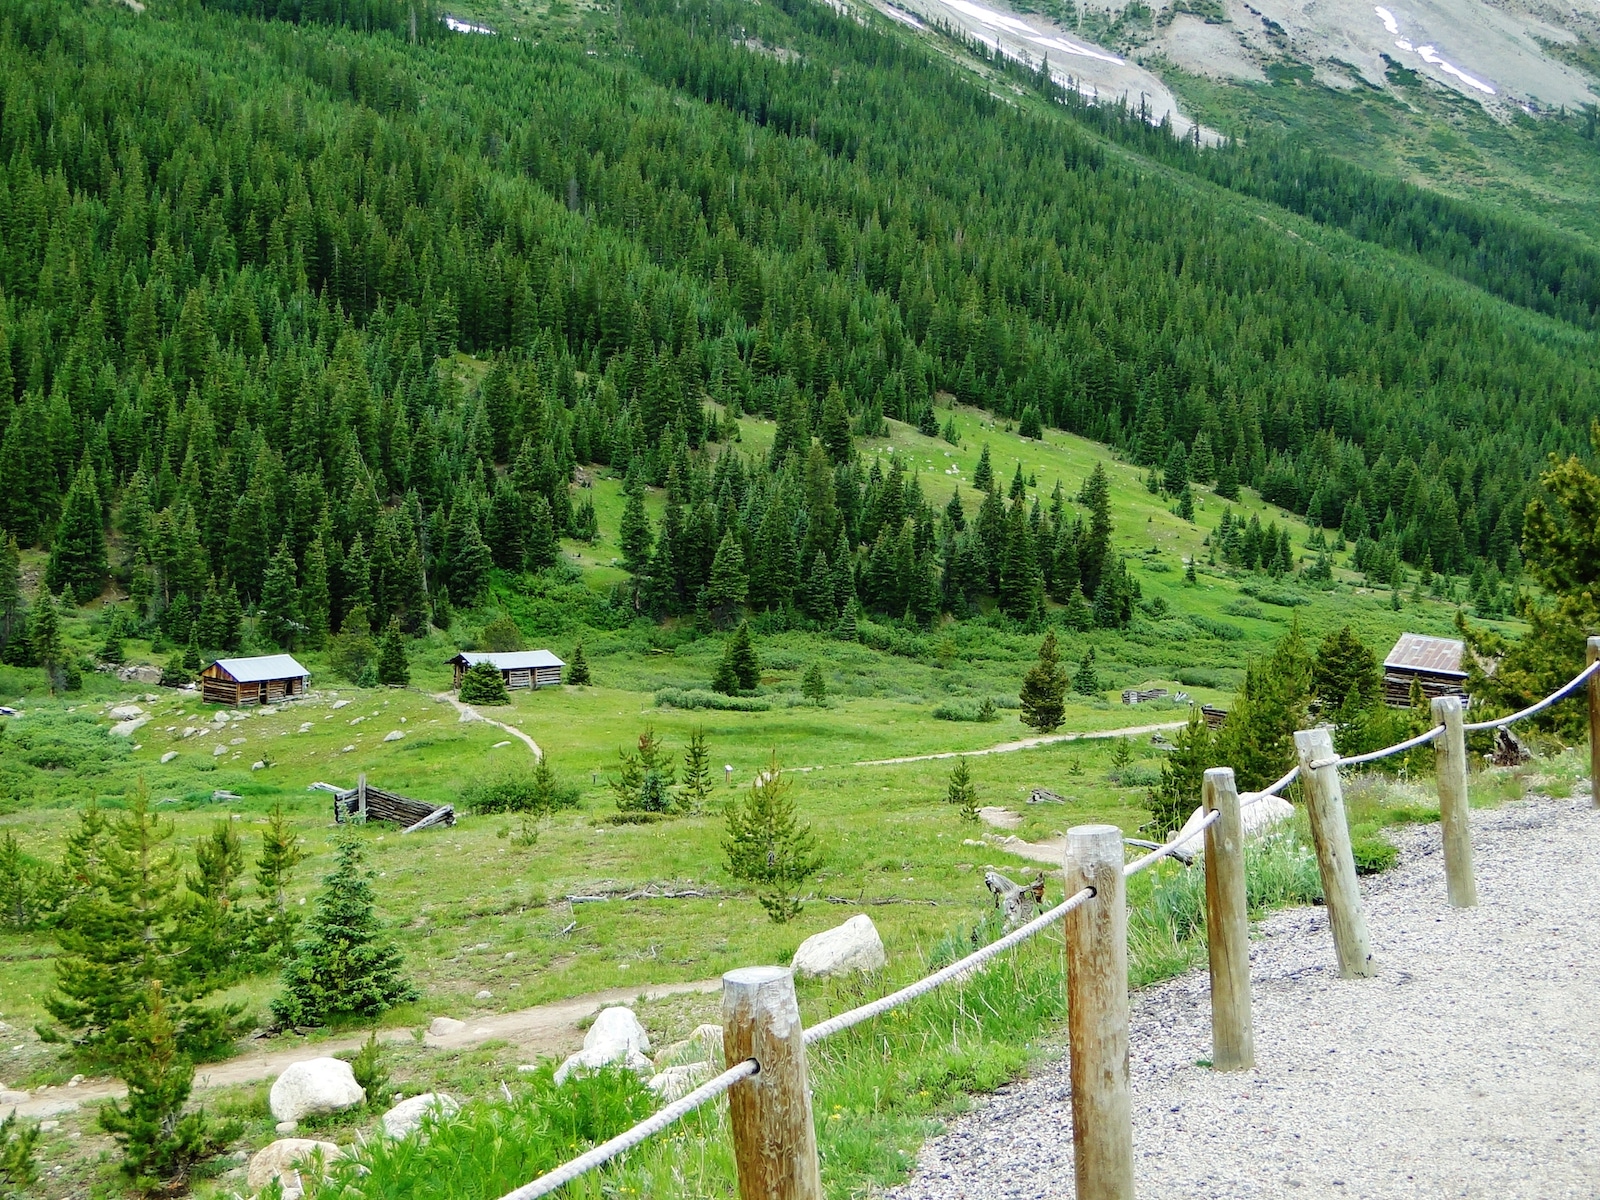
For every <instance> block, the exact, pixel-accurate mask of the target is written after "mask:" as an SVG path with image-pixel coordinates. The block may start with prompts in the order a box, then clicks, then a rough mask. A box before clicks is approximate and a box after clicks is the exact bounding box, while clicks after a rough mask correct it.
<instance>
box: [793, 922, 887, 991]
mask: <svg viewBox="0 0 1600 1200" xmlns="http://www.w3.org/2000/svg"><path fill="white" fill-rule="evenodd" d="M888 961H889V955H888V953H887V952H886V951H885V950H884V948H883V939H882V938H881V937H879V936H878V927H877V926H876V925H874V924H873V923H872V918H871V917H869V916H867V915H866V914H865V913H857V914H856V915H855V916H853V917H851V918H850V919H849V920H848V921H846V922H845V923H844V924H843V925H840V926H837V927H836V928H833V929H827V930H824V931H823V932H821V933H817V934H813V935H812V936H811V937H808V938H807V939H806V940H805V941H803V942H801V943H800V948H799V949H798V950H796V951H795V952H794V964H793V965H794V971H795V974H796V975H811V976H827V975H851V974H855V973H857V972H866V971H879V970H882V969H883V967H884V966H885V964H887V963H888Z"/></svg>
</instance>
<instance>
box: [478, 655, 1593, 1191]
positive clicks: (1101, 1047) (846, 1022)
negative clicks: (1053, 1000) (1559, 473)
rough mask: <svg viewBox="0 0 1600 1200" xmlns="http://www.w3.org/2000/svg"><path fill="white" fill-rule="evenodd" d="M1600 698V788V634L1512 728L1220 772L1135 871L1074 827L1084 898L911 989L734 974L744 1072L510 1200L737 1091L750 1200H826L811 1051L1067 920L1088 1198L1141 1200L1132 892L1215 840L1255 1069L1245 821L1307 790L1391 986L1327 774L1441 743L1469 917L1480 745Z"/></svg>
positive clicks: (1219, 958)
mask: <svg viewBox="0 0 1600 1200" xmlns="http://www.w3.org/2000/svg"><path fill="white" fill-rule="evenodd" d="M1585 684H1587V685H1588V700H1589V742H1590V755H1591V758H1590V767H1591V776H1592V777H1595V778H1600V637H1596V638H1590V639H1589V642H1588V665H1587V666H1586V667H1585V668H1584V669H1583V671H1581V672H1580V673H1579V674H1578V675H1576V676H1575V677H1574V678H1573V679H1572V680H1571V681H1570V682H1568V683H1567V684H1565V685H1563V686H1562V687H1561V688H1560V689H1559V690H1558V691H1555V692H1552V693H1551V694H1550V695H1549V696H1546V697H1545V698H1544V699H1543V700H1540V701H1539V702H1538V703H1537V704H1534V705H1531V706H1529V707H1528V708H1525V709H1522V710H1521V711H1520V712H1515V713H1512V714H1511V715H1510V716H1506V717H1500V718H1496V719H1495V720H1492V721H1480V722H1476V723H1474V724H1470V725H1469V724H1465V723H1464V722H1463V720H1462V711H1463V706H1462V699H1461V697H1459V696H1439V697H1435V698H1434V700H1433V701H1432V706H1431V707H1432V712H1433V718H1434V721H1435V724H1434V725H1433V727H1432V728H1430V729H1428V730H1427V731H1426V732H1424V733H1421V734H1418V735H1417V736H1416V737H1413V738H1408V739H1407V740H1405V741H1403V742H1398V743H1396V744H1395V745H1393V746H1387V747H1385V748H1383V749H1382V750H1375V751H1372V752H1370V753H1367V754H1357V755H1351V756H1348V757H1345V756H1341V755H1339V754H1336V753H1334V752H1333V741H1332V737H1331V735H1330V733H1329V731H1328V730H1327V729H1326V728H1320V729H1309V730H1300V731H1298V732H1297V733H1296V734H1295V735H1294V743H1295V751H1296V754H1297V756H1298V758H1299V760H1300V761H1299V763H1298V764H1297V765H1296V766H1294V767H1293V768H1291V769H1290V770H1289V771H1288V772H1287V773H1286V774H1285V775H1284V776H1283V777H1282V778H1280V779H1278V780H1276V781H1275V782H1274V783H1272V784H1270V785H1269V786H1267V787H1265V788H1263V789H1261V790H1260V791H1256V792H1247V793H1245V794H1244V795H1243V796H1241V795H1240V794H1239V792H1238V790H1237V788H1236V785H1235V782H1234V773H1233V770H1232V768H1229V767H1214V768H1212V769H1210V770H1208V771H1206V772H1205V780H1204V786H1203V790H1202V801H1201V804H1202V808H1203V810H1204V813H1205V815H1204V817H1203V818H1202V819H1201V820H1200V821H1198V822H1197V823H1196V824H1195V826H1194V828H1192V829H1190V830H1188V831H1187V832H1185V833H1183V834H1182V835H1180V836H1179V837H1176V838H1174V839H1173V840H1172V841H1170V842H1168V843H1166V844H1165V845H1163V846H1161V847H1160V848H1159V849H1156V850H1152V851H1151V852H1150V853H1148V854H1145V855H1143V856H1142V857H1140V858H1137V859H1135V860H1134V861H1133V862H1124V859H1125V857H1126V854H1125V852H1124V849H1123V839H1122V832H1121V830H1119V829H1118V828H1117V827H1116V826H1112V825H1080V826H1074V827H1073V828H1072V829H1070V830H1068V832H1067V847H1066V855H1065V867H1066V869H1065V875H1066V881H1067V888H1068V890H1069V893H1070V894H1069V895H1068V896H1067V898H1066V899H1065V900H1063V901H1062V902H1061V903H1060V904H1057V905H1055V906H1054V907H1053V908H1050V909H1049V910H1047V911H1045V912H1042V913H1040V914H1039V915H1037V916H1035V917H1034V918H1033V919H1032V920H1030V921H1028V922H1027V923H1025V924H1023V925H1020V926H1018V927H1017V928H1016V929H1014V930H1012V931H1011V932H1009V933H1007V934H1005V935H1004V936H1002V937H1000V938H998V939H996V940H995V941H993V942H991V943H989V944H988V945H986V946H983V947H982V948H980V949H978V950H975V951H973V952H972V953H971V954H968V955H967V956H966V957H964V958H961V959H959V960H957V961H956V962H953V963H950V964H949V965H948V966H945V967H943V968H941V969H939V970H937V971H935V972H933V973H932V974H930V975H927V976H925V977H923V978H922V979H919V980H918V981H917V982H915V983H913V984H910V985H908V986H907V987H903V988H901V989H899V990H898V991H895V992H892V993H890V994H889V995H887V996H884V997H881V998H880V999H877V1000H873V1001H871V1002H870V1003H867V1004H863V1005H860V1006H859V1007H857V1008H853V1009H850V1010H849V1011H848V1012H843V1013H840V1014H838V1015H837V1016H834V1017H831V1018H829V1019H828V1020H826V1021H823V1022H821V1023H820V1024H817V1025H814V1026H812V1027H810V1028H808V1029H803V1028H802V1027H801V1023H800V1019H799V1005H798V1002H797V1000H796V996H795V990H794V977H793V974H792V972H790V971H789V970H788V969H786V968H779V967H750V968H743V969H741V970H737V971H730V972H728V974H726V975H725V976H724V977H723V1039H724V1046H725V1052H726V1056H727V1058H728V1059H729V1060H731V1061H732V1062H733V1065H731V1066H730V1067H729V1068H728V1069H727V1070H726V1071H724V1072H722V1074H720V1075H718V1076H716V1077H715V1078H713V1079H711V1080H708V1081H707V1082H705V1083H703V1084H701V1085H700V1086H699V1087H697V1088H695V1089H694V1090H693V1091H692V1092H689V1093H688V1094H687V1095H685V1096H684V1097H682V1098H681V1099H679V1100H676V1101H674V1102H672V1103H671V1104H668V1105H667V1106H666V1107H664V1108H662V1109H661V1110H660V1111H659V1112H657V1113H655V1114H654V1115H653V1116H651V1117H649V1118H648V1119H647V1120H644V1121H641V1122H640V1123H639V1124H637V1125H635V1126H634V1127H633V1128H631V1129H629V1130H627V1131H626V1132H624V1133H621V1134H619V1135H618V1136H616V1137H614V1138H612V1139H611V1140H610V1141H607V1142H605V1143H603V1144H601V1145H599V1146H596V1147H594V1148H593V1149H592V1150H589V1151H588V1152H586V1153H584V1154H582V1155H580V1156H579V1157H577V1158H575V1159H573V1160H572V1161H570V1162H568V1163H565V1164H563V1165H562V1166H560V1167H558V1168H557V1169H556V1170H554V1171H551V1172H549V1173H548V1174H545V1175H542V1176H540V1177H539V1178H538V1179H535V1180H533V1181H532V1182H531V1183H528V1184H525V1185H524V1186H522V1187H520V1188H517V1189H516V1190H515V1191H512V1192H508V1193H507V1194H506V1195H505V1196H504V1197H502V1198H501V1200H538V1198H539V1197H542V1196H548V1195H550V1194H551V1193H553V1192H555V1191H557V1190H559V1189H560V1188H562V1187H564V1186H566V1185H567V1184H569V1183H571V1182H573V1181H574V1180H576V1179H578V1178H579V1177H580V1176H582V1175H584V1174H585V1173H587V1172H589V1171H592V1170H595V1169H596V1168H598V1167H600V1166H602V1165H604V1164H605V1163H607V1162H610V1161H611V1160H612V1159H614V1158H616V1157H618V1156H619V1155H622V1154H625V1153H627V1152H628V1151H629V1150H632V1149H634V1148H636V1147H637V1146H639V1145H640V1144H641V1143H643V1142H645V1141H647V1140H649V1139H650V1138H652V1137H654V1136H655V1135H656V1134H658V1133H660V1132H661V1131H662V1130H664V1129H666V1128H668V1127H669V1126H671V1125H672V1124H673V1123H674V1122H676V1121H679V1120H681V1119H682V1118H683V1117H685V1116H687V1115H688V1114H689V1113H691V1112H693V1111H695V1110H696V1109H698V1108H700V1107H701V1106H702V1105H704V1104H707V1103H709V1102H710V1101H712V1100H715V1099H716V1098H717V1097H718V1096H721V1095H723V1094H727V1095H728V1101H729V1109H728V1112H729V1121H730V1125H731V1127H732V1134H733V1141H734V1151H735V1153H734V1158H735V1162H736V1165H737V1169H738V1175H739V1194H740V1196H741V1197H742V1198H743V1200H821V1197H822V1185H821V1177H820V1170H819V1167H818V1157H817V1146H816V1133H815V1127H814V1124H813V1121H812V1113H811V1097H810V1089H809V1085H808V1082H807V1069H806V1057H805V1048H806V1047H807V1046H811V1045H815V1044H816V1043H818V1042H821V1041H823V1040H824V1039H826V1038H829V1037H832V1036H834V1035H835V1034H839V1033H843V1032H844V1031H845V1030H847V1029H851V1028H853V1027H855V1026H857V1025H860V1024H862V1023H864V1022H867V1021H871V1020H873V1019H874V1018H876V1017H879V1016H882V1015H883V1014H885V1013H887V1012H890V1011H893V1010H894V1009H897V1008H900V1007H902V1006H904V1005H906V1004H909V1003H911V1002H912V1001H914V1000H916V999H918V998H919V997H921V996H924V995H927V994H928V993H929V992H932V991H934V990H935V989H937V988H939V987H941V986H943V985H945V984H947V983H951V982H953V981H956V980H959V979H963V978H966V977H968V976H970V975H971V974H972V973H973V972H974V971H976V970H977V969H978V968H980V967H982V966H983V965H984V964H985V963H987V962H989V961H990V960H991V959H994V958H996V957H998V956H999V955H1001V954H1004V953H1005V952H1006V951H1008V950H1011V949H1014V948H1015V947H1017V946H1019V945H1021V944H1022V943H1023V942H1025V941H1027V940H1028V939H1030V938H1032V937H1035V936H1037V935H1038V934H1039V933H1041V932H1043V931H1044V930H1046V929H1049V928H1051V927H1053V926H1055V925H1056V923H1057V922H1064V933H1065V943H1066V952H1067V1025H1068V1041H1069V1044H1070V1047H1071V1053H1070V1058H1069V1066H1070V1068H1071V1079H1072V1120H1073V1128H1074V1133H1073V1137H1074V1148H1075V1153H1074V1155H1073V1159H1074V1165H1073V1169H1074V1172H1075V1175H1076V1180H1075V1182H1076V1188H1077V1191H1076V1194H1078V1195H1080V1196H1096V1197H1103V1198H1105V1200H1131V1198H1132V1196H1133V1125H1132V1102H1131V1096H1130V1094H1129V1090H1128V1089H1129V1084H1128V1077H1127V1071H1126V1063H1127V1060H1128V1052H1129V1046H1128V1037H1129V1033H1128V963H1127V901H1126V887H1125V885H1126V881H1127V880H1128V879H1129V878H1131V877H1133V876H1134V875H1137V874H1139V873H1140V872H1141V871H1145V870H1148V869H1149V868H1151V867H1153V866H1155V865H1156V864H1157V863H1158V862H1160V861H1161V860H1162V859H1165V858H1169V857H1172V856H1174V855H1175V854H1177V853H1178V852H1179V851H1180V849H1181V848H1182V847H1183V846H1184V845H1185V844H1186V843H1188V842H1192V841H1194V840H1195V839H1197V838H1200V837H1202V836H1204V838H1205V854H1206V873H1205V874H1206V880H1205V886H1206V923H1205V924H1206V938H1207V950H1208V959H1209V963H1210V974H1211V1010H1212V1012H1211V1017H1212V1020H1211V1024H1212V1059H1211V1061H1212V1066H1213V1067H1214V1068H1215V1069H1217V1070H1239V1069H1244V1068H1248V1067H1250V1066H1253V1065H1254V1063H1255V1052H1254V1043H1253V1033H1252V1026H1251V1018H1250V955H1249V915H1248V910H1247V906H1246V880H1245V867H1244V848H1243V843H1244V824H1243V819H1242V816H1241V813H1242V811H1243V810H1244V809H1245V808H1248V807H1249V806H1250V805H1252V804H1257V803H1260V802H1261V801H1262V800H1264V799H1265V798H1266V797H1268V796H1276V795H1279V794H1280V793H1281V792H1282V791H1283V790H1284V789H1285V788H1287V787H1288V786H1289V785H1290V784H1292V783H1294V782H1295V780H1297V779H1300V780H1303V782H1304V785H1305V803H1306V810H1307V813H1308V815H1309V817H1310V823H1311V834H1312V838H1313V840H1314V841H1315V843H1316V850H1317V866H1318V871H1319V874H1320V875H1321V878H1322V889H1323V896H1324V900H1325V903H1326V907H1327V912H1328V923H1329V926H1330V931H1331V932H1332V934H1333V942H1334V951H1335V954H1336V956H1337V958H1338V962H1339V969H1340V973H1341V975H1343V976H1345V977H1346V978H1350V977H1358V976H1367V975H1372V974H1375V973H1376V967H1375V966H1374V963H1373V956H1372V950H1371V946H1370V939H1369V938H1368V936H1367V930H1366V922H1365V918H1364V915H1363V913H1362V908H1361V898H1360V893H1359V891H1358V890H1357V888H1356V876H1355V866H1354V859H1353V854H1352V851H1351V846H1350V833H1349V826H1348V822H1347V820H1346V818H1345V812H1344V797H1343V790H1342V784H1341V782H1340V778H1339V775H1338V772H1336V771H1333V772H1328V771H1324V770H1323V768H1326V767H1343V766H1356V765H1359V764H1361V763H1368V762H1376V761H1378V760H1380V759H1383V758H1387V757H1389V756H1391V755H1395V754H1403V753H1405V752H1407V751H1410V750H1415V749H1418V748H1420V747H1422V746H1426V745H1429V744H1432V745H1433V746H1434V751H1435V756H1436V768H1437V782H1438V790H1439V818H1440V826H1441V831H1442V837H1443V842H1444V858H1445V877H1446V885H1447V891H1448V897H1449V902H1450V904H1451V905H1452V906H1455V907H1470V906H1472V905H1474V904H1476V903H1477V890H1476V884H1475V883H1474V881H1473V874H1472V844H1471V836H1470V826H1469V823H1468V820H1467V759H1466V734H1467V733H1468V732H1478V731H1481V730H1487V729H1499V728H1503V727H1505V726H1507V725H1511V724H1514V723H1515V722H1517V721H1521V720H1525V719H1526V718H1528V717H1531V716H1534V715H1535V714H1537V713H1539V712H1542V711H1544V710H1545V709H1546V708H1549V707H1550V706H1551V705H1552V704H1555V703H1557V702H1558V701H1560V700H1562V699H1564V698H1566V697H1569V696H1571V695H1572V694H1573V693H1574V692H1576V691H1577V690H1578V689H1579V688H1580V687H1582V686H1584V685H1585ZM1597 791H1600V788H1597ZM1597 800H1600V797H1597ZM1091 901H1099V903H1091Z"/></svg>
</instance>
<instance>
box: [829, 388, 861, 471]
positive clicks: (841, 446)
mask: <svg viewBox="0 0 1600 1200" xmlns="http://www.w3.org/2000/svg"><path fill="white" fill-rule="evenodd" d="M822 445H823V448H824V449H826V450H827V452H828V457H829V458H830V459H832V460H833V462H834V463H835V464H836V465H842V464H844V463H847V462H849V461H850V460H851V459H852V458H854V457H855V450H854V448H853V447H852V445H851V442H850V414H849V413H848V412H846V411H845V406H844V393H843V392H841V391H840V390H839V385H838V384H837V383H834V384H830V385H829V386H828V395H827V397H826V398H825V399H824V400H823V402H822Z"/></svg>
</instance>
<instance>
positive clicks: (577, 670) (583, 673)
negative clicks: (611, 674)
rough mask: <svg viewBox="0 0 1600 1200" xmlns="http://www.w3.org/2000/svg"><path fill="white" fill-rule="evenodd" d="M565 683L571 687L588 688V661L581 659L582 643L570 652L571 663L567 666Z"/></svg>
mask: <svg viewBox="0 0 1600 1200" xmlns="http://www.w3.org/2000/svg"><path fill="white" fill-rule="evenodd" d="M567 682H568V683H570V684H571V685H572V686H573V687H588V686H589V660H588V659H586V658H584V657H583V643H582V642H579V643H578V644H577V646H575V647H574V648H573V651H572V661H571V662H570V663H568V664H567Z"/></svg>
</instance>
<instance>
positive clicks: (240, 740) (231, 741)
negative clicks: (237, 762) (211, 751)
mask: <svg viewBox="0 0 1600 1200" xmlns="http://www.w3.org/2000/svg"><path fill="white" fill-rule="evenodd" d="M244 743H245V739H244V738H229V739H228V745H230V746H242V745H244Z"/></svg>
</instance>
